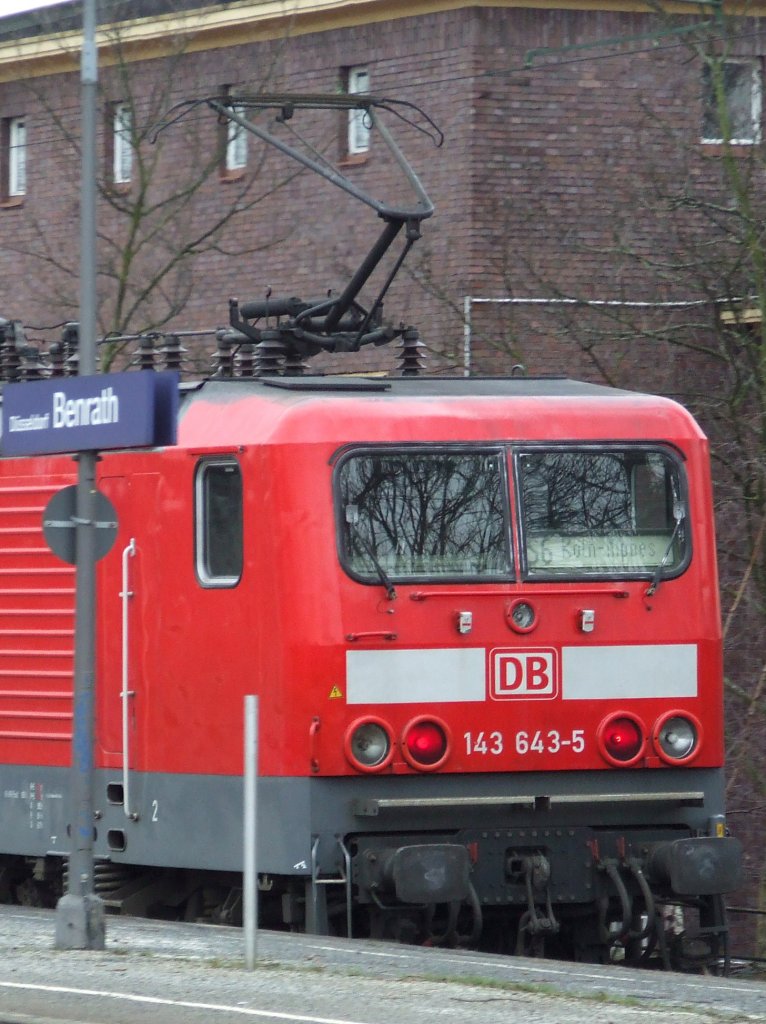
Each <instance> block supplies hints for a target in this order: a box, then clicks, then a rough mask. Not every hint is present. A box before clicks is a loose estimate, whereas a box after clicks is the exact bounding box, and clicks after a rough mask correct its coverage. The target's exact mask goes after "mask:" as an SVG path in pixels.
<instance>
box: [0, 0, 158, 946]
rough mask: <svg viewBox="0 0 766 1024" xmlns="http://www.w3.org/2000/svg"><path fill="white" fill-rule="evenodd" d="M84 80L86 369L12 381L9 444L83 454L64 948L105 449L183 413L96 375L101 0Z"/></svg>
mask: <svg viewBox="0 0 766 1024" xmlns="http://www.w3.org/2000/svg"><path fill="white" fill-rule="evenodd" d="M81 86H82V93H81V95H82V186H81V209H80V346H79V357H80V361H79V376H77V377H65V378H55V379H48V380H41V381H30V382H26V383H18V384H8V385H6V387H5V388H4V390H3V402H2V440H1V441H0V450H1V452H2V454H3V455H4V456H26V455H44V454H45V455H47V454H55V453H68V452H77V453H79V454H77V455H76V456H75V458H76V459H77V462H78V471H77V486H76V488H65V489H64V490H63V491H60V492H59V493H58V494H57V495H54V497H53V498H52V499H51V501H50V503H49V504H48V507H47V508H46V510H45V513H44V516H43V530H44V533H45V536H46V539H47V540H48V542H49V544H50V546H51V549H52V550H53V552H54V553H55V554H57V555H58V556H59V557H60V558H62V559H63V560H64V561H72V562H74V564H75V566H76V584H75V642H74V707H73V724H72V765H71V808H70V816H69V817H70V821H69V833H70V849H69V880H68V891H67V893H66V894H65V895H64V896H62V898H61V899H60V900H59V902H58V905H57V907H56V947H57V948H58V949H103V948H104V946H105V942H106V928H105V923H104V905H103V901H102V900H101V898H100V897H99V896H98V895H97V894H96V892H95V885H94V857H93V851H94V831H95V830H94V801H93V779H94V757H93V754H94V747H95V743H94V734H95V721H94V706H95V702H94V692H95V663H96V658H95V648H96V561H97V560H98V559H99V558H101V557H103V555H105V554H106V553H107V551H108V550H109V548H110V547H111V545H112V543H113V541H114V539H115V536H116V533H117V522H116V520H117V515H116V512H115V510H114V509H113V508H112V506H111V503H110V502H109V501H108V500H107V499H106V497H105V496H104V495H102V494H99V492H98V491H97V490H96V463H97V459H98V452H99V451H101V450H104V449H119V448H138V447H147V446H152V445H172V444H175V440H176V424H177V414H178V374H176V373H171V372H168V371H165V372H163V373H154V372H153V371H148V370H146V371H139V372H136V373H122V374H98V373H97V372H96V242H97V238H96V113H97V109H96V99H97V88H98V51H97V47H96V0H83V46H82V62H81Z"/></svg>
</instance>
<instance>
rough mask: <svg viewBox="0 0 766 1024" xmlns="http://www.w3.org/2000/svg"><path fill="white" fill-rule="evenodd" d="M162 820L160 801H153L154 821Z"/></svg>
mask: <svg viewBox="0 0 766 1024" xmlns="http://www.w3.org/2000/svg"><path fill="white" fill-rule="evenodd" d="M159 820H160V802H159V800H152V821H159Z"/></svg>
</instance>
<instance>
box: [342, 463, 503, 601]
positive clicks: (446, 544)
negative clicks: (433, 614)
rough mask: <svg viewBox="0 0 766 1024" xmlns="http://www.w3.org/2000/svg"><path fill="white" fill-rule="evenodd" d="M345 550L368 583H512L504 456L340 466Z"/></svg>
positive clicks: (349, 563)
mask: <svg viewBox="0 0 766 1024" xmlns="http://www.w3.org/2000/svg"><path fill="white" fill-rule="evenodd" d="M337 486H338V490H339V496H340V512H341V515H340V517H339V518H340V523H339V531H340V537H339V540H340V550H341V558H342V560H343V562H344V565H345V566H346V568H347V569H348V571H349V572H350V573H351V574H352V575H354V576H356V577H358V578H360V579H363V580H365V581H370V582H372V581H380V580H381V570H382V572H383V574H384V576H385V577H388V578H390V579H391V580H395V581H398V580H402V579H411V578H413V577H434V576H436V577H439V578H441V579H444V578H450V579H507V578H508V576H509V575H510V573H511V553H510V531H509V527H508V523H509V513H508V502H507V493H508V485H507V481H506V474H505V459H504V455H503V453H502V452H501V451H498V450H493V451H471V452H465V451H439V450H429V451H422V450H403V451H391V450H385V449H381V450H377V451H364V452H356V453H353V454H351V455H349V456H347V457H346V458H345V459H344V460H343V461H342V462H341V464H340V465H339V467H338V473H337Z"/></svg>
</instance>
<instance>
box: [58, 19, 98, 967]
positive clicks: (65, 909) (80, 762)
mask: <svg viewBox="0 0 766 1024" xmlns="http://www.w3.org/2000/svg"><path fill="white" fill-rule="evenodd" d="M82 9H83V41H82V58H81V64H80V85H81V118H82V180H81V183H80V366H79V370H80V374H81V375H82V376H84V377H86V376H88V375H90V374H95V372H96V114H97V107H96V100H97V90H98V47H97V44H96V0H83V8H82ZM95 491H96V451H95V449H89V450H83V451H81V452H80V455H79V466H78V473H77V517H76V520H75V523H76V539H75V544H76V550H77V577H76V585H75V588H76V592H75V652H74V723H73V730H72V792H71V797H72V812H71V822H70V828H71V846H70V853H69V885H68V892H67V893H66V895H64V896H62V898H61V899H60V900H59V902H58V905H57V907H56V948H57V949H103V948H104V946H105V943H106V926H105V923H104V904H103V901H102V900H101V899H100V898H99V897H98V896H97V895H96V893H95V887H94V882H93V745H94V744H93V732H94V721H93V706H94V702H93V689H94V673H95V635H96V619H95V605H96V554H95V546H94V535H93V534H94V531H93V495H94V494H95Z"/></svg>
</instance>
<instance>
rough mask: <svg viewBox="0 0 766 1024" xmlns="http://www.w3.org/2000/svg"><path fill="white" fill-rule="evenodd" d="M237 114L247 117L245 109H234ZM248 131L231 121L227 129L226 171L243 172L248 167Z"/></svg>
mask: <svg viewBox="0 0 766 1024" xmlns="http://www.w3.org/2000/svg"><path fill="white" fill-rule="evenodd" d="M232 110H233V111H234V113H235V114H238V115H239V116H240V117H244V116H245V108H244V107H232ZM248 134H249V133H248V131H247V129H246V128H243V127H242V125H241V124H237V122H236V121H229V123H228V125H227V127H226V170H227V171H243V170H244V169H245V168H246V167H247V136H248Z"/></svg>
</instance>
